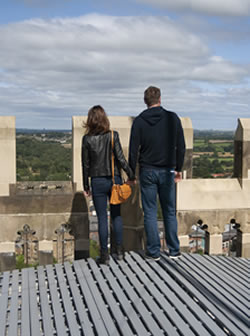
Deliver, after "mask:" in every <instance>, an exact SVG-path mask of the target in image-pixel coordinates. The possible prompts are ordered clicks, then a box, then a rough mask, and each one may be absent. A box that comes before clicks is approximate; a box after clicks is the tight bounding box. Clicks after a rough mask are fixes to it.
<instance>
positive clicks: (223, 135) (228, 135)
mask: <svg viewBox="0 0 250 336" xmlns="http://www.w3.org/2000/svg"><path fill="white" fill-rule="evenodd" d="M234 134H235V131H221V130H196V129H195V130H194V138H196V139H199V138H201V139H205V138H207V139H214V140H227V139H228V140H232V139H233V138H234Z"/></svg>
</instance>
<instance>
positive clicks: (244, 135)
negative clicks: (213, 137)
mask: <svg viewBox="0 0 250 336" xmlns="http://www.w3.org/2000/svg"><path fill="white" fill-rule="evenodd" d="M235 148H236V150H235V158H234V161H235V169H234V178H232V179H187V180H183V181H181V182H180V183H179V184H178V185H177V214H178V221H179V235H180V237H181V241H182V242H183V248H185V246H187V244H188V239H187V235H188V234H189V233H190V232H191V227H192V225H194V224H196V223H197V220H198V219H202V220H203V222H204V223H206V224H207V225H208V231H209V232H210V253H211V254H221V253H222V233H223V232H224V231H225V225H226V224H229V222H230V220H231V219H232V218H234V219H235V220H236V222H237V223H240V225H241V226H240V230H241V231H242V232H243V242H242V243H243V246H242V256H243V257H246V258H249V257H250V212H249V208H250V174H249V172H250V119H239V122H238V127H237V130H236V133H235Z"/></svg>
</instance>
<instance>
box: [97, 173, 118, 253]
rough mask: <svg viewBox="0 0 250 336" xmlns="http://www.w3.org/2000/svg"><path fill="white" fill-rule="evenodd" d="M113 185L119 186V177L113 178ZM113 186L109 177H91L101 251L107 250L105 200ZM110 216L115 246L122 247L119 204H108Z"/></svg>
mask: <svg viewBox="0 0 250 336" xmlns="http://www.w3.org/2000/svg"><path fill="white" fill-rule="evenodd" d="M115 183H117V184H121V183H122V180H121V178H120V176H115ZM112 185H113V182H112V177H111V176H102V177H92V178H91V188H92V196H93V203H94V206H95V210H96V214H97V218H98V233H99V240H100V246H101V249H102V250H105V251H107V250H108V214H107V200H108V199H109V198H110V195H111V187H112ZM110 216H111V219H112V224H113V229H114V232H115V239H116V244H117V245H122V217H121V211H120V204H117V205H113V204H110Z"/></svg>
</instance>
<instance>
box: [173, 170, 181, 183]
mask: <svg viewBox="0 0 250 336" xmlns="http://www.w3.org/2000/svg"><path fill="white" fill-rule="evenodd" d="M174 174H175V178H174V181H175V183H178V182H180V181H181V179H182V173H181V172H177V171H176V172H175V173H174Z"/></svg>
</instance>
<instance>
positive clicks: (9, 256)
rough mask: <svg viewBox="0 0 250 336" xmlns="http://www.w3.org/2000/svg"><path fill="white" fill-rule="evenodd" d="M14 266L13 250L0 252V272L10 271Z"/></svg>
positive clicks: (14, 255)
mask: <svg viewBox="0 0 250 336" xmlns="http://www.w3.org/2000/svg"><path fill="white" fill-rule="evenodd" d="M15 268H16V254H15V253H14V252H6V253H4V252H0V272H5V271H12V270H14V269H15Z"/></svg>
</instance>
